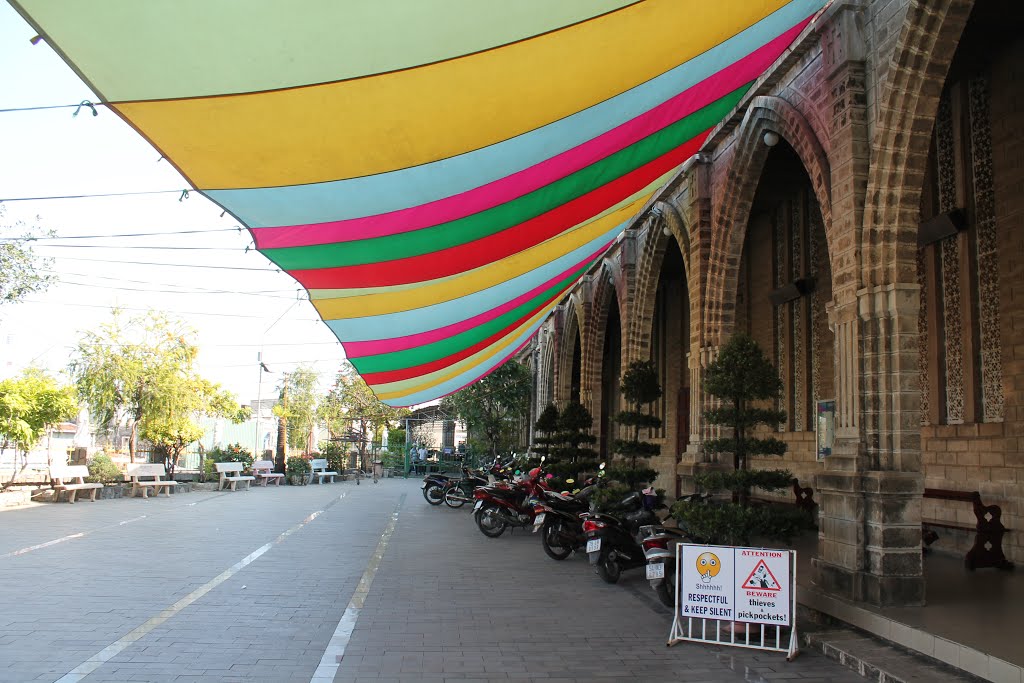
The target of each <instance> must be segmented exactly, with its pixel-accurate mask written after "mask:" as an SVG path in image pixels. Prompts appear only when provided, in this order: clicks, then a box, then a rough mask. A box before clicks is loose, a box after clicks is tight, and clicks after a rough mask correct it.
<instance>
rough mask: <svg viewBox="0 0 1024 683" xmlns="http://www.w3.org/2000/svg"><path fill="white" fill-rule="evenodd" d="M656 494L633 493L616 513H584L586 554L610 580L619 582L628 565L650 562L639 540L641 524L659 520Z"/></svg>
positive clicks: (616, 507)
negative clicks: (656, 509)
mask: <svg viewBox="0 0 1024 683" xmlns="http://www.w3.org/2000/svg"><path fill="white" fill-rule="evenodd" d="M653 508H654V497H653V496H644V495H642V494H640V493H631V494H629V495H628V496H626V497H625V498H623V499H622V500H621V501H620V502H619V504H618V505H616V506H615V514H614V515H612V514H608V513H599V512H589V513H585V514H584V515H583V531H584V533H585V534H586V537H587V558H588V559H589V561H590V564H591V565H593V566H594V569H595V570H596V571H597V573H598V575H599V576H600V577H601V578H602V579H604V580H605V581H606V582H607V583H616V582H617V581H618V580H619V577H620V576H621V575H622V572H623V571H625V570H627V569H634V568H636V567H643V566H644V565H646V564H647V558H646V557H644V550H643V547H642V546H641V545H640V543H639V541H638V540H637V534H638V532H639V530H640V527H641V526H645V525H649V524H652V523H653V522H655V521H656V519H657V518H656V517H655V515H654V509H653Z"/></svg>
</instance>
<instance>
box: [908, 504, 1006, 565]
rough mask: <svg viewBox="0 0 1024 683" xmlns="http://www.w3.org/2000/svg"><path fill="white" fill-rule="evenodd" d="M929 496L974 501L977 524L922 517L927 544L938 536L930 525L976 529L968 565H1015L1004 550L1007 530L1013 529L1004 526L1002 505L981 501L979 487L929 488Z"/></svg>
mask: <svg viewBox="0 0 1024 683" xmlns="http://www.w3.org/2000/svg"><path fill="white" fill-rule="evenodd" d="M924 497H925V498H933V499H936V500H955V501H960V502H963V503H970V504H971V505H972V507H973V511H974V518H975V520H976V523H975V524H974V526H969V525H966V524H956V523H953V522H947V521H943V520H937V519H923V520H921V538H922V540H923V541H924V544H925V546H926V547H927V546H929V545H931V544H932V543H934V542H935V541H936V540H938V534H936V533H935V532H933V531H930V530H929V529H927V527H935V528H938V529H954V530H957V531H967V532H972V531H973V532H974V545H973V546H972V547H971V549H970V550H968V551H967V555H965V556H964V566H965V567H966V568H967V569H968V570H970V571H974V570H975V569H984V568H985V567H995V568H996V569H1002V570H1004V571H1008V570H1011V569H1013V563H1012V562H1010V561H1009V560H1007V559H1006V555H1005V554H1003V534H1005V533H1006V532H1007V531H1010V529H1007V528H1006V527H1004V526H1003V523H1002V516H1003V510H1002V508H1000V507H999V506H998V505H985V504H984V503H982V502H981V494H980V493H978V492H977V491H952V490H949V489H925V490H924Z"/></svg>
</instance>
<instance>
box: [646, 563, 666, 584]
mask: <svg viewBox="0 0 1024 683" xmlns="http://www.w3.org/2000/svg"><path fill="white" fill-rule="evenodd" d="M664 578H665V563H664V562H655V563H653V564H649V565H647V579H648V580H650V579H664Z"/></svg>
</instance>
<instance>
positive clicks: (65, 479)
mask: <svg viewBox="0 0 1024 683" xmlns="http://www.w3.org/2000/svg"><path fill="white" fill-rule="evenodd" d="M88 476H89V468H88V467H86V466H85V465H64V466H60V465H56V466H54V467H51V468H50V482H51V483H52V484H53V488H54V489H56V491H57V497H56V498H55V499H54V500H59V499H60V492H61V491H67V493H68V502H69V503H74V502H75V497H76V496H77V495H78V492H79V491H92V495H90V496H89V500H91V501H95V500H96V492H97V491H99V490H100V489H101V488H103V484H99V483H95V484H89V483H86V481H85V478H86V477H88Z"/></svg>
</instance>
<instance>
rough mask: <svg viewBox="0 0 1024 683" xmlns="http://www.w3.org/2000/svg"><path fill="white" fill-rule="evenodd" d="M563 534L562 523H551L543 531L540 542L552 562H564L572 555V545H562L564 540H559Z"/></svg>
mask: <svg viewBox="0 0 1024 683" xmlns="http://www.w3.org/2000/svg"><path fill="white" fill-rule="evenodd" d="M561 533H562V522H561V521H558V522H551V523H547V524H545V525H544V528H543V529H541V537H540V542H541V545H543V546H544V552H546V553H547V554H548V557H550V558H551V559H552V560H564V559H565V558H567V557H569V556H570V555H572V545H562V544H563V543H565V541H564V540H562V539H561V538H559V536H560V534H561Z"/></svg>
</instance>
